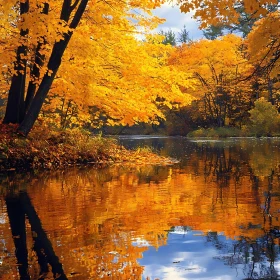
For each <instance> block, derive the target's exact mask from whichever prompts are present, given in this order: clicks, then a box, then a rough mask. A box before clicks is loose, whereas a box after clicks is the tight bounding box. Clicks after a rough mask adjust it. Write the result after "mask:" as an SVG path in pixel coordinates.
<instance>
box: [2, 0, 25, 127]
mask: <svg viewBox="0 0 280 280" xmlns="http://www.w3.org/2000/svg"><path fill="white" fill-rule="evenodd" d="M28 10H29V1H28V0H27V1H25V2H24V3H23V2H21V3H20V15H23V14H26V13H27V12H28ZM27 35H28V30H23V29H21V30H20V36H21V38H24V37H26V36H27ZM26 53H27V47H26V46H24V45H20V46H19V47H18V49H17V60H16V62H15V66H14V70H15V71H16V73H15V74H14V75H13V77H12V83H11V87H10V90H9V95H8V103H7V107H6V113H5V117H4V120H3V123H21V122H22V120H23V118H24V114H25V104H24V93H25V79H26V62H27V61H26V58H25V57H26Z"/></svg>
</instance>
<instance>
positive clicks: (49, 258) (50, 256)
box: [20, 192, 67, 280]
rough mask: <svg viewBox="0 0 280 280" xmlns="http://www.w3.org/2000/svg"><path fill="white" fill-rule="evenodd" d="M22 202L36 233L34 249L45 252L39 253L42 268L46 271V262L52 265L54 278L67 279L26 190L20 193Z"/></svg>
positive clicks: (32, 228)
mask: <svg viewBox="0 0 280 280" xmlns="http://www.w3.org/2000/svg"><path fill="white" fill-rule="evenodd" d="M20 202H21V205H22V209H23V212H24V213H26V215H27V218H28V220H29V223H30V225H31V230H32V231H33V232H35V233H36V237H34V238H33V239H34V240H35V244H34V246H35V247H34V249H36V252H37V255H38V251H39V252H44V255H42V254H40V253H39V255H38V261H39V264H40V265H41V270H44V271H45V272H46V269H47V267H46V262H47V263H49V264H50V265H51V267H52V272H53V276H54V279H60V280H66V279H67V277H66V275H65V273H64V271H63V267H62V264H61V263H60V262H59V258H58V257H57V256H56V254H55V252H54V250H53V247H52V244H51V242H50V240H49V239H48V236H47V234H46V232H45V231H44V229H43V227H42V223H41V221H40V218H39V217H38V215H37V213H36V210H35V209H34V206H33V205H32V202H31V200H30V198H29V196H28V194H27V193H26V192H23V193H21V194H20Z"/></svg>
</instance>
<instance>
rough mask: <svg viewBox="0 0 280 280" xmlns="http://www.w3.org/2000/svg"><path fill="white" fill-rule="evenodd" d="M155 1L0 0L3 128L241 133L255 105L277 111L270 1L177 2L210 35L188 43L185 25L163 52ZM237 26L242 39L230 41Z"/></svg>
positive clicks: (275, 36)
mask: <svg viewBox="0 0 280 280" xmlns="http://www.w3.org/2000/svg"><path fill="white" fill-rule="evenodd" d="M164 2H165V1H148V0H146V1H118V0H116V1H109V2H108V1H92V0H75V1H74V0H72V1H71V0H22V1H4V0H0V14H1V25H0V63H1V83H0V98H1V99H0V102H1V103H0V104H1V105H0V106H1V115H2V117H3V123H6V124H9V123H12V124H18V125H19V127H18V131H19V133H21V134H23V135H27V134H28V133H29V131H30V130H31V129H32V127H33V125H34V123H35V121H36V120H37V119H38V118H39V119H43V120H44V121H45V122H46V123H48V124H51V125H54V126H58V127H71V126H83V127H87V128H96V127H102V126H104V125H120V126H131V125H134V124H141V123H152V124H156V125H158V124H159V125H161V124H164V125H165V126H166V125H168V122H171V123H173V125H174V126H175V125H176V122H179V123H180V125H182V124H184V125H186V126H187V129H186V131H187V130H189V129H192V128H196V127H198V126H203V127H210V126H218V127H221V126H226V125H231V126H237V127H242V126H243V125H247V124H248V123H250V114H249V113H248V112H249V111H250V110H251V109H252V108H253V107H254V102H255V101H256V100H258V99H259V98H260V97H264V98H266V100H267V101H268V102H270V103H271V104H272V105H273V106H276V107H275V108H276V109H278V103H279V100H278V96H279V94H278V91H279V90H278V68H279V62H278V60H279V55H280V51H279V47H280V45H279V32H278V31H279V30H280V29H279V27H280V26H279V25H280V23H279V11H278V2H277V1H249V0H247V1H220V2H217V1H177V2H176V4H177V5H179V6H180V8H181V11H182V12H189V11H190V10H192V9H194V10H195V16H196V17H197V18H199V20H200V22H201V28H206V29H205V30H208V31H206V32H208V34H209V32H210V31H211V32H212V33H213V32H214V33H215V29H213V28H212V26H220V27H219V28H220V29H217V32H216V34H217V36H215V34H214V35H213V36H210V37H207V36H206V38H212V39H213V40H210V39H201V40H198V41H192V40H189V38H188V36H187V35H188V33H187V26H185V27H184V29H183V30H182V32H181V33H180V34H181V35H180V34H179V35H180V36H181V38H179V40H178V42H176V40H175V39H174V38H173V39H172V40H173V43H172V44H171V43H169V41H168V40H167V39H166V38H167V37H166V34H164V32H161V33H160V34H156V32H155V31H154V30H155V28H156V27H158V26H159V24H160V23H162V21H163V20H164V19H159V18H157V17H155V16H153V9H154V8H156V7H159V6H160V5H161V4H163V3H164ZM173 3H175V1H174V2H173ZM245 25H246V32H245V31H244V32H245V33H243V35H244V36H240V34H238V32H237V34H236V35H233V34H230V33H232V32H234V31H235V30H245V29H244V28H243V29H242V27H245ZM237 26H238V28H237ZM221 30H226V32H225V33H227V34H224V33H223V32H221ZM221 34H224V36H219V35H221ZM140 35H141V39H139V38H140V37H139V36H140ZM169 35H172V36H173V34H171V33H170V34H169ZM183 35H184V36H185V37H184V38H185V39H184V38H183V37H182V36H183ZM256 42H258V43H256ZM172 118H175V119H176V122H175V123H174V122H173V121H172Z"/></svg>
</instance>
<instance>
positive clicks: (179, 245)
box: [0, 137, 280, 280]
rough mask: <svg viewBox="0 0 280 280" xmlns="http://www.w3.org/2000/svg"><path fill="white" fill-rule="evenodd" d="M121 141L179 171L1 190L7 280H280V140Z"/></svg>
mask: <svg viewBox="0 0 280 280" xmlns="http://www.w3.org/2000/svg"><path fill="white" fill-rule="evenodd" d="M121 141H122V142H123V144H124V145H126V146H129V147H134V148H136V147H138V146H151V147H153V148H154V149H156V150H158V151H159V153H160V154H161V155H163V156H172V157H176V158H177V159H180V163H179V164H176V165H174V166H150V165H146V166H133V165H132V166H121V165H116V166H112V167H110V168H104V169H99V170H98V169H94V168H79V169H78V168H74V169H70V170H68V171H65V172H59V171H58V172H51V173H41V174H37V175H36V176H34V175H32V176H29V177H28V176H23V177H20V176H19V175H17V176H16V177H13V176H9V177H8V178H4V177H3V178H2V179H1V180H0V185H1V187H2V188H0V193H1V195H0V205H1V202H2V204H3V205H2V209H1V207H0V242H2V243H3V244H4V246H5V248H6V249H5V250H3V252H4V253H3V255H4V257H3V258H2V259H1V254H0V261H1V262H2V266H0V275H1V274H2V275H3V277H6V278H3V279H5V280H6V279H11V278H15V279H18V278H17V275H18V274H19V275H20V277H21V279H38V278H39V277H41V278H40V279H44V277H45V279H49V278H50V277H53V278H55V279H66V277H68V278H71V279H77V280H80V279H82V280H84V279H141V278H142V279H161V280H162V279H204V278H205V279H280V276H279V275H280V273H279V271H280V252H279V238H280V219H279V213H280V187H279V186H280V169H279V166H280V141H279V140H278V141H276V140H260V139H259V140H255V139H251V140H242V139H231V140H226V141H206V140H200V141H190V140H187V139H184V138H176V137H172V138H152V139H148V138H145V137H144V138H143V137H142V138H141V137H138V139H131V138H128V139H122V140H121ZM19 186H20V189H18V187H19ZM35 209H36V210H35ZM39 217H40V218H39ZM27 221H28V222H27ZM42 224H43V226H42ZM9 226H10V228H11V230H10V229H9ZM43 227H44V229H45V230H46V231H44V229H43ZM179 228H180V229H182V230H183V233H182V232H180V231H179ZM11 232H12V237H11ZM31 243H32V246H30V244H31ZM0 244H1V243H0ZM13 251H15V254H13V253H12V252H13ZM73 260H74V261H73ZM15 264H17V269H18V271H16V272H15V268H14V267H15ZM62 264H63V267H62ZM50 267H51V271H50ZM2 275H1V276H2ZM32 277H33V278H32ZM148 277H150V278H148Z"/></svg>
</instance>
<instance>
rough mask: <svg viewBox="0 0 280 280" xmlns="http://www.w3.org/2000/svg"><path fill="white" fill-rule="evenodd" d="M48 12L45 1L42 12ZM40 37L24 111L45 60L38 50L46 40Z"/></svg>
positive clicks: (33, 93)
mask: <svg viewBox="0 0 280 280" xmlns="http://www.w3.org/2000/svg"><path fill="white" fill-rule="evenodd" d="M48 13H49V4H48V3H45V4H44V8H43V11H42V14H45V15H47V14H48ZM40 39H41V40H42V42H38V45H37V47H36V51H35V61H34V64H33V68H32V72H31V80H30V81H29V84H28V88H27V93H26V98H25V111H28V109H29V107H30V104H31V102H32V100H33V98H34V96H35V92H36V88H37V85H36V83H37V82H38V80H39V78H40V67H42V66H43V65H44V61H45V55H42V54H41V53H40V51H41V49H42V47H43V46H44V45H45V44H46V40H45V38H44V37H41V38H40Z"/></svg>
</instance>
